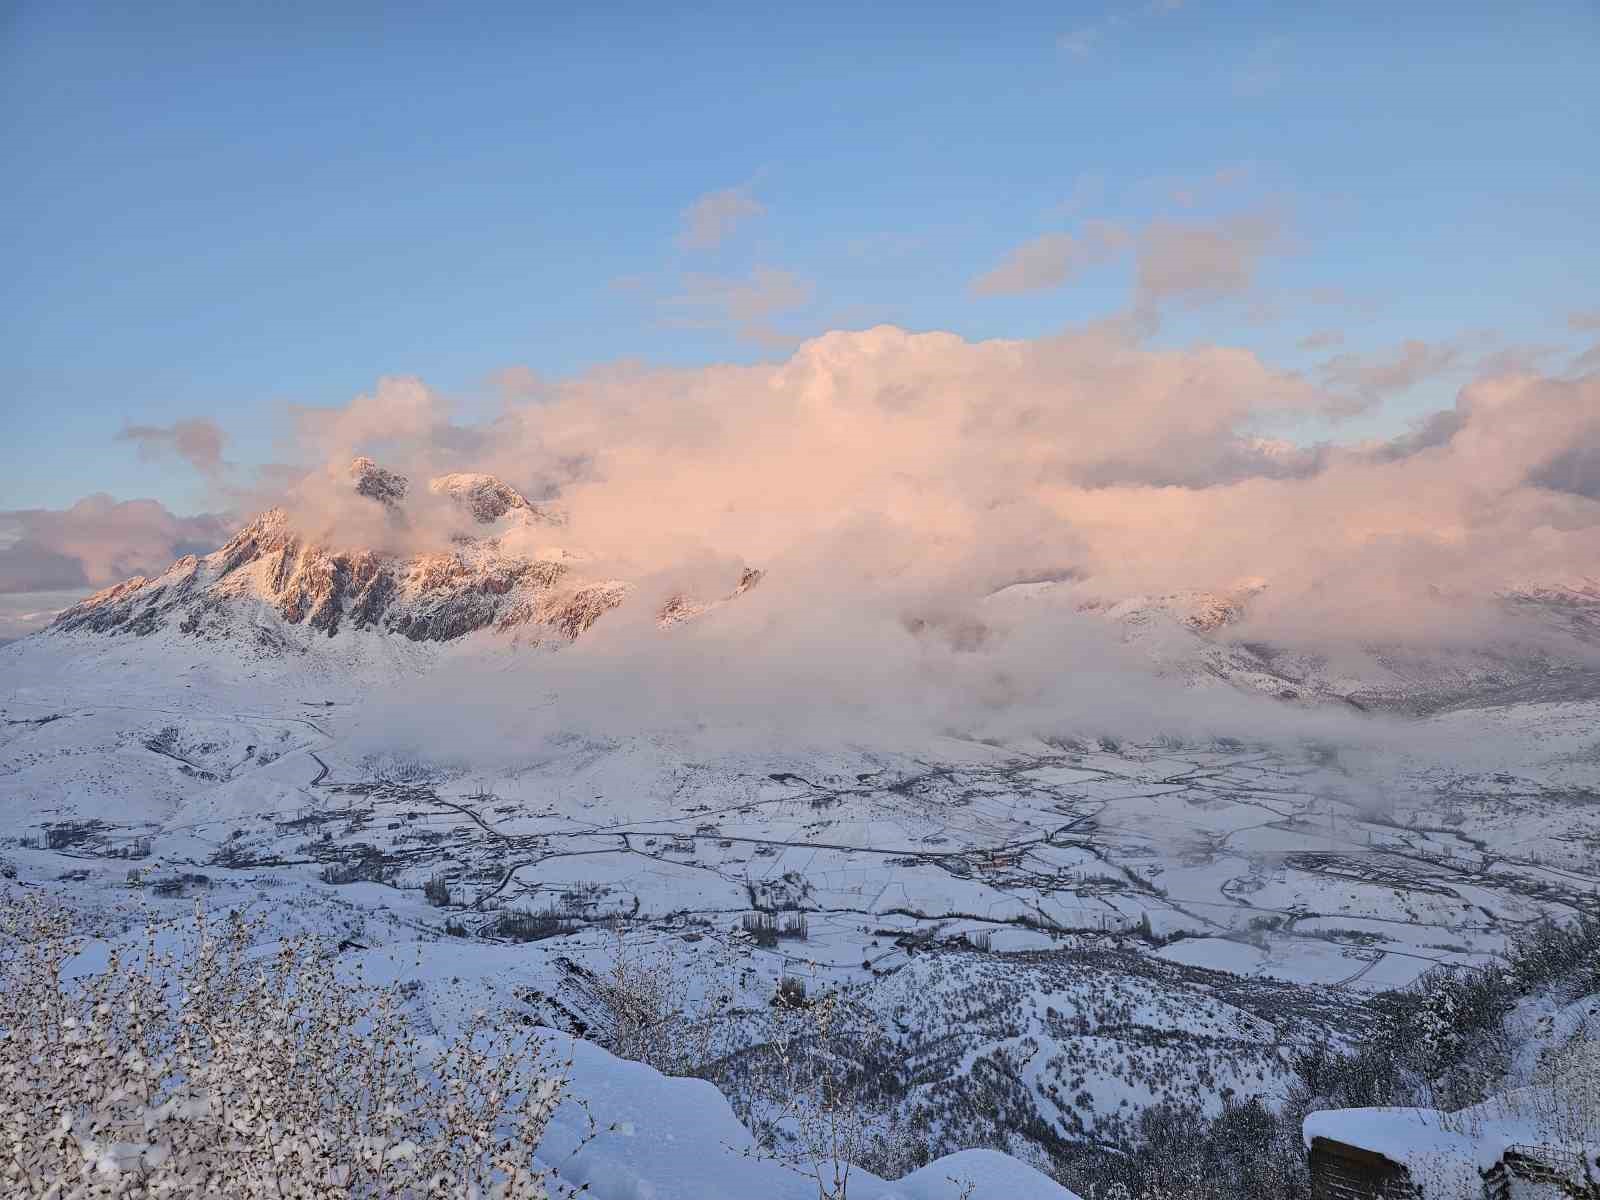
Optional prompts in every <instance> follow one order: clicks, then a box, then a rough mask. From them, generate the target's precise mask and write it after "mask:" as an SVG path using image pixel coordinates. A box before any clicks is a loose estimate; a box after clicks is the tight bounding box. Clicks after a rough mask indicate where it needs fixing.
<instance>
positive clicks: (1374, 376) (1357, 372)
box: [1322, 339, 1463, 403]
mask: <svg viewBox="0 0 1600 1200" xmlns="http://www.w3.org/2000/svg"><path fill="white" fill-rule="evenodd" d="M1462 358H1463V355H1462V349H1461V347H1460V346H1459V345H1455V344H1450V343H1439V342H1424V341H1420V340H1417V339H1412V340H1410V341H1406V342H1401V343H1400V344H1399V345H1398V346H1395V347H1393V348H1392V349H1390V350H1388V351H1385V352H1383V353H1381V354H1372V355H1361V354H1348V353H1347V354H1338V355H1335V356H1334V357H1333V358H1330V359H1329V360H1328V361H1327V362H1325V363H1323V364H1322V375H1323V378H1324V380H1325V381H1326V382H1327V384H1328V385H1329V386H1330V387H1332V388H1335V389H1338V390H1341V391H1346V392H1349V393H1351V394H1353V395H1354V396H1356V397H1358V398H1359V399H1361V400H1362V401H1363V402H1365V403H1371V402H1373V401H1376V400H1380V399H1382V398H1383V397H1385V396H1388V395H1390V394H1392V393H1394V392H1403V391H1405V390H1406V389H1407V388H1411V387H1415V386H1416V385H1417V384H1419V383H1421V382H1422V381H1423V380H1424V379H1430V378H1433V377H1434V376H1437V375H1440V374H1443V373H1445V372H1447V371H1450V370H1452V369H1454V368H1455V367H1457V366H1460V365H1461V362H1462Z"/></svg>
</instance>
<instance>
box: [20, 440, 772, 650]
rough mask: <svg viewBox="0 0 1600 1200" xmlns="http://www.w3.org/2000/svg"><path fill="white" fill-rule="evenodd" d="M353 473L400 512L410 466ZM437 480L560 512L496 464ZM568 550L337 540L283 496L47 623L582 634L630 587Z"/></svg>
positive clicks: (504, 509)
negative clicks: (383, 545)
mask: <svg viewBox="0 0 1600 1200" xmlns="http://www.w3.org/2000/svg"><path fill="white" fill-rule="evenodd" d="M350 478H351V481H352V483H353V485H354V489H355V491H356V493H357V494H358V495H361V496H365V497H367V498H368V499H371V500H373V501H375V502H377V503H379V504H382V505H383V506H384V507H385V508H386V509H388V510H389V511H390V512H392V513H394V514H395V516H396V518H397V519H398V520H399V521H400V522H401V523H402V524H403V522H404V507H403V505H404V501H405V497H406V494H407V491H408V490H409V483H408V480H407V479H406V477H405V476H403V475H398V474H396V473H395V472H393V471H388V470H385V469H384V468H383V467H380V466H379V465H378V464H377V463H375V462H373V461H372V460H371V459H369V458H357V459H356V460H355V461H354V462H352V463H351V464H350ZM428 486H429V490H430V491H431V492H433V493H434V494H436V495H441V496H446V497H449V498H450V499H452V500H454V501H456V502H458V503H460V504H461V505H462V506H463V507H464V508H465V509H466V510H467V511H468V512H469V513H470V514H471V515H472V518H473V520H474V521H476V522H477V523H478V524H480V525H494V524H495V523H497V522H499V521H501V520H503V519H505V518H507V517H511V518H514V519H516V520H520V521H521V522H523V523H538V524H545V525H552V526H555V525H559V524H560V523H561V522H560V518H559V517H557V516H555V515H553V514H551V513H549V512H546V511H545V510H542V509H540V508H539V507H538V506H536V505H534V504H532V503H530V502H529V501H528V500H527V498H526V497H524V496H523V495H522V494H521V493H520V492H518V491H517V490H516V489H515V488H513V487H511V486H510V485H509V484H506V483H504V482H502V481H501V480H499V479H496V478H495V477H494V476H493V475H481V474H457V475H443V476H440V477H439V478H437V479H434V480H432V481H431V482H430V483H429V485H428ZM562 553H564V552H557V556H556V557H555V558H545V557H535V558H530V557H526V556H523V555H518V554H512V553H508V552H507V551H506V550H505V549H504V548H503V546H502V543H501V541H500V539H499V538H497V537H494V536H490V535H489V531H487V530H486V531H485V536H482V537H476V538H474V537H457V538H455V539H454V541H453V544H452V545H451V548H450V549H449V551H448V552H440V553H427V554H414V555H409V556H406V555H396V554H384V553H379V552H377V551H373V550H351V551H336V550H333V549H330V548H329V547H327V546H324V545H321V544H318V543H317V542H315V541H312V540H309V539H307V538H306V537H304V536H303V535H302V534H300V533H299V532H298V531H296V530H295V529H294V528H293V527H292V526H291V525H290V524H289V521H288V518H287V517H286V515H285V514H284V512H283V511H282V510H281V509H273V510H271V511H269V512H266V513H263V514H262V515H261V516H259V517H257V518H256V519H255V520H253V521H251V522H250V523H249V524H247V525H246V526H244V528H242V529H240V530H239V532H238V533H236V534H234V536H233V537H232V538H231V539H230V540H229V541H228V543H227V545H225V546H223V547H222V548H221V549H219V550H216V551H214V552H213V553H211V554H207V555H205V556H204V557H196V556H194V555H189V556H188V557H186V558H182V559H179V560H178V561H177V562H175V563H173V564H172V566H170V567H169V568H167V570H166V571H165V572H164V573H163V574H162V575H160V576H159V577H157V578H154V579H147V578H144V577H143V576H140V577H138V578H135V579H130V580H127V581H126V582H124V583H119V584H117V585H116V586H114V587H109V588H106V589H105V590H104V591H101V592H97V593H95V594H94V595H93V596H90V597H89V598H88V599H86V600H83V601H82V602H80V603H78V604H76V605H74V606H72V607H71V608H69V609H67V610H65V611H64V612H62V613H61V614H60V615H59V616H58V617H57V618H56V619H55V621H54V622H53V623H52V624H51V626H50V629H51V630H53V631H56V632H72V631H79V632H92V633H130V634H136V635H146V634H151V633H154V632H156V631H157V630H160V629H166V628H175V629H176V630H178V631H179V632H180V633H183V634H188V635H191V636H194V637H201V638H211V639H217V640H226V639H235V640H237V639H248V640H253V641H255V642H257V643H259V644H260V645H263V646H267V647H271V648H275V649H276V648H281V647H283V646H285V645H288V644H289V640H288V639H287V638H286V637H285V631H284V629H283V626H292V627H298V628H300V629H301V630H304V631H311V632H314V633H321V634H326V635H327V636H329V637H333V636H335V635H337V634H339V633H341V632H356V633H365V632H372V633H379V634H390V635H395V636H399V637H404V638H409V639H410V640H412V641H417V642H447V641H452V640H454V639H456V638H459V637H463V636H465V635H467V634H469V633H473V632H476V631H478V630H481V629H494V630H497V631H501V632H513V633H515V635H516V636H517V637H518V638H519V639H521V640H526V641H531V642H533V643H535V644H537V643H539V642H542V641H545V640H547V639H556V640H565V641H572V640H574V639H576V638H577V637H579V636H580V635H582V634H583V633H584V632H586V631H587V630H588V629H589V628H590V626H592V625H593V624H594V623H595V622H596V621H598V620H599V619H600V617H601V616H603V615H604V614H605V613H606V612H607V611H609V610H610V609H613V608H615V607H616V606H617V605H619V604H621V603H622V602H623V600H624V599H625V598H626V597H627V596H628V594H629V592H630V591H631V586H630V585H629V584H627V583H624V582H620V581H617V580H585V579H580V578H577V577H576V576H575V575H574V573H573V567H572V565H571V564H572V562H573V561H574V559H573V558H572V557H571V556H568V557H567V558H566V559H565V560H564V561H562V560H560V555H561V554H562ZM760 578H761V572H759V571H752V570H746V571H745V572H744V575H743V577H742V578H741V579H740V580H739V584H738V586H737V587H736V588H735V589H734V591H733V592H732V593H731V594H730V595H729V596H727V597H726V598H724V599H723V600H718V601H713V602H711V603H709V604H706V603H700V602H693V601H687V600H682V601H681V603H680V605H679V607H678V608H677V609H674V610H673V611H674V615H673V616H672V617H671V618H670V619H669V618H668V617H667V615H666V612H665V611H664V612H663V613H662V614H661V624H663V625H669V624H673V623H676V622H677V621H681V620H688V619H690V618H691V617H694V616H697V615H699V614H700V613H702V612H705V611H707V610H709V609H711V608H715V607H717V606H718V605H720V604H724V603H726V602H727V601H728V600H731V599H733V598H734V597H736V596H739V595H742V594H743V593H744V592H746V591H748V590H749V589H750V588H752V587H754V586H755V585H756V583H757V582H759V581H760ZM670 607H671V602H669V608H670ZM275 622H281V623H282V625H281V626H280V625H276V624H275Z"/></svg>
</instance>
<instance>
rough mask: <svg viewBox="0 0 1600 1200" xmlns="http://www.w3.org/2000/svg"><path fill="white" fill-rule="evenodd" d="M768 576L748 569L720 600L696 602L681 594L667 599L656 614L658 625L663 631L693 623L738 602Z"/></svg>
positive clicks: (752, 568) (751, 568) (763, 572)
mask: <svg viewBox="0 0 1600 1200" xmlns="http://www.w3.org/2000/svg"><path fill="white" fill-rule="evenodd" d="M765 575H766V572H765V571H758V570H756V569H755V568H754V567H746V568H745V569H744V571H743V572H742V573H741V574H740V576H739V583H738V586H736V587H735V588H734V589H733V591H731V592H729V593H728V594H727V595H726V596H724V597H722V599H720V600H709V601H708V600H696V599H694V598H693V597H692V596H685V595H682V594H681V593H680V594H679V595H676V596H669V597H667V599H666V601H665V602H664V603H663V604H662V605H661V609H660V611H658V612H657V613H656V625H657V626H658V627H659V628H661V629H670V628H671V627H672V626H674V625H681V624H683V622H685V621H692V620H694V619H695V618H696V617H700V616H704V615H705V614H706V613H708V612H710V611H711V610H712V609H715V608H721V607H722V606H723V605H724V604H727V603H729V602H730V601H733V600H737V599H738V598H739V597H740V596H742V595H744V594H745V593H746V592H748V591H749V590H750V589H751V588H753V587H755V586H756V584H758V583H760V582H761V580H762V578H763V577H764V576H765Z"/></svg>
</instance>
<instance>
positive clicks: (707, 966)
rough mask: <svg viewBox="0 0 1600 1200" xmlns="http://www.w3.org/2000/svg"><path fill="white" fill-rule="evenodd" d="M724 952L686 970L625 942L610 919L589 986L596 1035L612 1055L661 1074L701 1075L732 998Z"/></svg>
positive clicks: (728, 961) (729, 968)
mask: <svg viewBox="0 0 1600 1200" xmlns="http://www.w3.org/2000/svg"><path fill="white" fill-rule="evenodd" d="M732 972H733V964H732V961H731V959H730V958H727V957H725V956H724V957H723V958H720V959H718V960H717V961H715V962H712V963H707V962H705V961H703V960H702V961H699V962H698V963H697V964H696V965H694V966H691V967H688V968H685V967H683V966H682V965H681V964H679V963H677V962H675V961H674V960H673V959H672V958H670V957H668V956H665V955H661V954H653V953H650V952H649V951H647V950H646V949H644V948H643V947H642V946H640V945H638V944H636V943H632V944H631V943H630V942H629V941H628V937H627V931H626V928H625V926H623V925H622V924H621V923H618V924H616V925H614V926H613V927H612V928H611V930H610V934H609V947H608V953H607V958H606V961H605V963H604V965H603V966H602V968H601V970H600V971H599V972H598V973H596V975H595V976H594V977H593V979H592V981H591V984H590V987H591V989H592V992H593V996H594V1000H595V1019H596V1025H595V1028H594V1029H593V1030H591V1031H590V1034H589V1036H591V1037H592V1038H593V1039H594V1040H595V1041H597V1042H598V1043H600V1045H602V1046H604V1047H605V1048H606V1049H607V1050H609V1051H610V1052H611V1053H612V1054H615V1055H616V1056H617V1057H618V1058H626V1059H630V1060H632V1061H633V1062H642V1063H645V1064H646V1065H648V1066H651V1067H654V1068H655V1069H656V1070H658V1071H660V1072H661V1073H662V1074H663V1075H699V1074H703V1073H704V1072H705V1070H706V1069H707V1068H708V1067H709V1066H710V1064H711V1063H712V1062H713V1060H714V1058H715V1057H716V1053H715V1049H714V1044H715V1036H716V1031H717V1028H718V1026H719V1024H720V1022H721V1021H722V1019H723V1017H724V1016H725V1015H726V1012H725V1010H726V1008H727V1005H728V1003H729V1001H730V1000H731V996H730V995H729V990H728V989H729V983H730V981H729V980H728V979H726V978H722V977H721V976H729V975H731V974H732Z"/></svg>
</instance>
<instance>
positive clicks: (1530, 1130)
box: [1303, 1088, 1600, 1195]
mask: <svg viewBox="0 0 1600 1200" xmlns="http://www.w3.org/2000/svg"><path fill="white" fill-rule="evenodd" d="M1541 1090H1542V1089H1537V1088H1519V1089H1515V1090H1513V1091H1510V1092H1506V1093H1502V1094H1500V1095H1497V1096H1493V1097H1491V1098H1490V1099H1488V1100H1486V1101H1484V1102H1483V1103H1482V1104H1478V1105H1474V1106H1472V1107H1471V1108H1465V1109H1461V1110H1460V1111H1458V1112H1453V1113H1442V1112H1440V1111H1438V1110H1437V1109H1431V1108H1340V1109H1329V1110H1327V1111H1324V1112H1316V1113H1312V1114H1311V1115H1309V1116H1308V1117H1306V1119H1305V1122H1304V1125H1303V1135H1304V1139H1305V1145H1306V1148H1307V1149H1310V1148H1311V1144H1312V1142H1313V1141H1314V1140H1315V1139H1316V1138H1327V1139H1329V1140H1331V1141H1338V1142H1343V1143H1345V1144H1346V1145H1349V1146H1358V1147H1360V1148H1362V1149H1364V1150H1371V1151H1373V1152H1374V1153H1376V1154H1381V1155H1383V1156H1384V1157H1385V1158H1387V1159H1389V1160H1390V1161H1391V1162H1396V1163H1399V1164H1400V1165H1401V1166H1403V1167H1405V1168H1406V1169H1407V1170H1408V1171H1409V1172H1410V1173H1411V1177H1412V1179H1413V1180H1416V1181H1418V1182H1425V1184H1426V1185H1427V1186H1428V1187H1429V1188H1430V1189H1431V1188H1433V1187H1435V1186H1437V1187H1439V1188H1440V1189H1441V1190H1442V1194H1445V1195H1456V1194H1460V1195H1467V1194H1469V1192H1471V1191H1472V1190H1474V1189H1476V1188H1477V1187H1478V1185H1479V1180H1480V1178H1481V1177H1482V1175H1483V1174H1484V1172H1486V1171H1488V1170H1489V1169H1490V1168H1491V1167H1493V1166H1494V1165H1495V1164H1496V1163H1497V1162H1499V1161H1500V1159H1501V1158H1503V1157H1504V1156H1505V1153H1506V1151H1507V1150H1508V1149H1509V1148H1510V1147H1512V1146H1518V1145H1522V1146H1560V1147H1564V1146H1565V1144H1566V1138H1565V1137H1563V1135H1562V1134H1561V1133H1560V1132H1559V1131H1558V1130H1556V1129H1555V1128H1553V1127H1552V1125H1551V1124H1550V1122H1549V1120H1548V1119H1546V1118H1543V1117H1541V1116H1540V1113H1542V1112H1547V1111H1549V1109H1550V1107H1551V1105H1550V1104H1549V1102H1548V1097H1545V1096H1542V1095H1540V1092H1541ZM1574 1149H1579V1148H1577V1147H1574ZM1597 1151H1600V1146H1586V1147H1582V1148H1581V1152H1582V1153H1584V1154H1585V1155H1586V1156H1587V1157H1589V1158H1590V1159H1591V1160H1593V1159H1595V1155H1596V1152H1597ZM1596 1165H1597V1166H1600V1161H1597V1162H1596ZM1455 1189H1459V1190H1455ZM1429 1194H1433V1193H1432V1191H1431V1190H1430V1193H1429Z"/></svg>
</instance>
